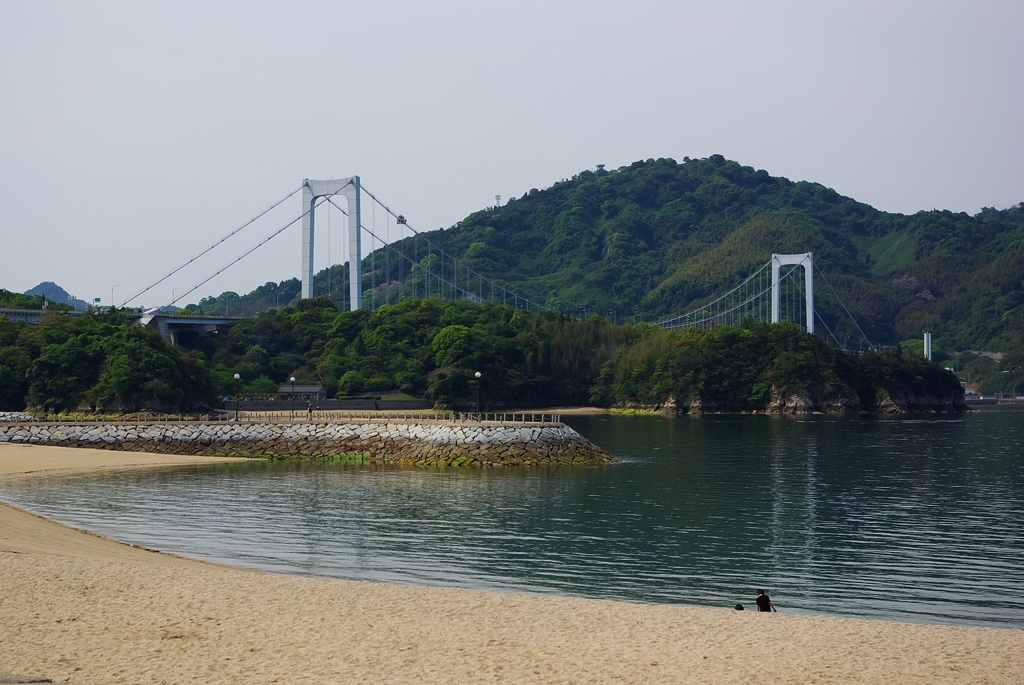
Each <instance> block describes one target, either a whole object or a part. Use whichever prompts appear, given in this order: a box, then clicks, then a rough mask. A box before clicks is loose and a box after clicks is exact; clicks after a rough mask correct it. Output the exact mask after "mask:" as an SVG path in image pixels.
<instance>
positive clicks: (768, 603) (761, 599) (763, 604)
mask: <svg viewBox="0 0 1024 685" xmlns="http://www.w3.org/2000/svg"><path fill="white" fill-rule="evenodd" d="M754 601H755V602H757V610H758V611H767V612H769V613H771V612H773V611H774V612H778V609H776V608H775V605H774V604H772V600H771V599H769V598H768V595H766V594H764V590H758V591H757V598H756V599H755V600H754Z"/></svg>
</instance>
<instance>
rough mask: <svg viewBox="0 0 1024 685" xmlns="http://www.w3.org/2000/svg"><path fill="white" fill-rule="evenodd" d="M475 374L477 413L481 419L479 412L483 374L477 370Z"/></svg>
mask: <svg viewBox="0 0 1024 685" xmlns="http://www.w3.org/2000/svg"><path fill="white" fill-rule="evenodd" d="M473 375H474V376H476V413H477V419H479V418H480V417H479V414H480V376H481V373H480V372H479V371H477V372H476V373H474V374H473Z"/></svg>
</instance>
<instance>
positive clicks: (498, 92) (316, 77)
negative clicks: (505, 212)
mask: <svg viewBox="0 0 1024 685" xmlns="http://www.w3.org/2000/svg"><path fill="white" fill-rule="evenodd" d="M1022 26H1024V2H1020V0H1006V1H1004V2H991V1H985V0H970V1H968V0H962V1H960V2H943V1H941V0H921V1H918V2H910V1H904V2H901V1H899V0H888V1H885V2H870V1H864V0H856V1H854V0H835V1H832V0H816V1H805V2H771V1H769V0H759V1H752V2H730V1H727V0H726V1H722V0H719V1H710V0H709V1H707V2H686V1H684V0H666V1H664V2H655V1H651V0H629V1H628V2H627V1H625V0H622V1H617V2H611V1H605V0H597V1H592V0H588V1H582V0H574V1H569V0H493V1H492V0H464V1H454V0H447V1H445V0H437V1H433V2H432V1H430V0H364V1H363V2H341V1H333V2H301V1H294V0H289V1H287V2H286V1H283V0H282V1H280V2H261V1H258V0H245V1H243V0H238V1H232V2H229V1H218V0H202V1H196V2H188V1H181V0H176V1H174V2H149V1H146V0H126V1H124V2H107V1H104V0H94V1H91V2H67V1H65V2H48V1H46V0H0V250H2V252H0V254H2V259H0V287H2V288H6V289H8V290H13V291H18V292H21V291H24V290H26V289H28V288H31V287H33V286H35V285H36V284H37V283H39V282H41V281H45V280H52V281H55V282H57V283H58V284H60V285H61V286H63V287H64V288H65V289H67V290H68V291H69V292H70V293H72V294H73V295H76V296H78V297H80V298H82V299H87V300H91V299H92V298H95V297H100V298H102V301H103V304H109V302H110V299H111V290H112V289H114V300H115V301H116V302H117V303H118V304H120V302H122V301H124V300H125V299H127V298H128V297H129V296H131V295H134V294H135V293H136V292H138V291H140V290H142V289H143V288H144V287H146V286H147V285H149V284H150V283H152V282H153V281H155V280H157V279H158V278H159V277H160V276H162V275H164V274H165V273H167V272H168V271H170V270H172V269H173V268H175V267H176V266H178V265H180V264H182V263H184V262H186V261H187V260H188V259H189V258H190V257H192V256H193V255H195V254H196V253H197V252H198V251H199V250H200V249H202V248H204V247H207V246H209V245H210V244H212V243H214V242H216V241H217V240H219V239H220V238H221V237H223V236H225V235H227V234H228V233H229V232H231V231H232V230H234V229H236V228H238V227H239V226H241V225H242V224H243V223H245V222H246V221H247V220H248V219H250V218H251V217H253V216H255V215H256V214H258V213H259V212H261V211H262V210H264V209H265V208H267V207H268V206H270V205H271V204H272V203H274V202H275V201H277V200H279V199H281V198H282V197H283V196H285V195H287V194H288V193H289V192H291V191H292V190H293V189H295V188H297V187H298V186H299V185H300V184H301V182H302V179H304V178H311V179H326V178H344V177H349V176H353V175H359V176H360V178H361V179H362V183H363V185H364V187H365V188H366V189H368V190H370V191H371V192H372V193H374V194H375V195H376V196H377V197H379V198H380V199H381V201H383V202H384V203H385V204H387V205H388V206H390V207H391V208H392V209H393V210H395V211H396V212H398V213H401V214H403V215H405V216H406V217H408V220H409V224H410V225H412V226H413V227H415V228H416V229H417V230H421V231H422V230H431V229H435V228H439V227H447V226H451V225H452V224H454V223H456V222H457V221H459V220H460V219H462V218H463V217H465V216H466V215H467V214H469V213H471V212H473V211H476V210H478V209H482V208H484V207H486V206H489V205H493V204H494V196H495V195H502V196H503V201H504V199H507V198H508V197H509V196H513V195H514V196H520V195H522V194H523V193H525V192H526V191H528V190H530V189H531V188H535V187H536V188H545V187H548V186H550V185H551V184H552V183H554V182H557V181H559V180H561V179H563V178H571V177H572V176H573V175H575V174H576V173H578V172H580V171H582V170H584V169H589V168H593V166H594V165H595V164H598V163H602V164H605V165H607V167H608V168H610V169H614V168H617V167H619V166H624V165H628V164H630V163H632V162H634V161H636V160H640V159H647V158H657V157H672V158H675V159H677V160H679V161H682V159H683V157H685V156H689V157H707V156H709V155H712V154H716V153H717V154H722V155H724V156H726V157H727V158H729V159H734V160H736V161H738V162H740V163H741V164H744V165H748V166H752V167H755V168H759V169H765V170H767V171H768V172H769V173H770V174H772V175H776V176H785V177H787V178H790V179H792V180H809V181H817V182H820V183H823V184H824V185H826V186H829V187H831V188H834V189H835V190H836V191H838V192H839V193H841V194H843V195H848V196H850V197H853V198H855V199H857V200H860V201H862V202H866V203H868V204H871V205H873V206H875V207H878V208H879V209H883V210H888V211H895V212H904V213H913V212H915V211H918V210H921V209H932V208H938V209H951V210H954V211H966V212H969V213H972V214H973V213H976V212H977V211H978V210H979V209H980V208H981V207H983V206H991V207H997V208H1005V207H1008V206H1010V205H1014V204H1016V203H1018V202H1021V201H1024V40H1022V39H1021V27H1022ZM364 202H365V203H366V204H365V206H364V216H363V223H364V224H366V225H367V226H370V225H371V224H372V225H375V226H377V229H376V230H378V231H380V232H383V231H386V230H388V229H387V227H386V222H385V213H384V212H383V210H379V209H378V210H376V211H375V212H373V211H372V208H371V205H372V203H370V202H368V201H366V199H365V198H364ZM300 204H301V203H300V200H299V199H298V196H295V197H293V198H292V199H291V200H289V201H288V202H287V203H285V205H284V206H282V208H280V209H279V210H278V211H275V212H273V213H271V215H269V216H268V217H267V218H266V219H263V220H260V221H259V222H257V223H256V224H254V225H253V226H252V227H250V228H247V229H246V230H245V231H243V232H241V233H239V234H238V235H237V236H235V237H234V238H232V239H231V240H230V241H228V242H227V243H225V244H224V245H223V246H222V247H221V248H219V249H218V250H216V251H214V252H213V253H211V255H209V256H208V257H206V258H204V259H203V260H200V261H197V262H196V263H195V264H193V265H192V266H190V267H189V268H188V269H186V270H183V271H182V272H181V273H180V274H179V275H178V276H176V277H175V278H173V279H171V280H169V281H167V282H166V283H164V284H162V285H160V286H158V287H157V288H155V289H154V290H152V291H150V292H149V293H147V294H146V295H145V296H143V297H142V298H140V299H138V300H135V301H133V302H132V305H159V304H165V303H167V302H169V301H170V300H171V299H172V297H173V296H174V295H175V294H176V295H177V296H179V297H180V296H181V294H182V293H183V292H185V291H187V290H189V289H191V288H192V287H193V286H194V285H196V284H197V283H199V282H200V281H202V280H204V279H205V278H207V277H208V276H210V275H211V274H213V273H214V272H215V271H216V270H218V269H220V268H222V267H223V266H225V265H226V264H228V263H229V262H231V261H233V260H234V258H236V257H237V256H238V255H240V254H241V253H242V252H244V251H246V250H247V249H249V248H250V247H252V246H253V245H255V244H256V243H258V242H259V241H260V240H262V239H264V238H266V237H267V236H269V235H270V234H271V233H273V232H274V231H276V230H277V229H279V228H280V227H282V226H283V225H285V224H286V223H287V222H288V221H289V220H290V219H291V218H293V217H295V216H297V215H298V214H299V213H300V211H301V209H300ZM342 220H343V217H342V216H341V214H340V213H339V212H338V211H337V210H334V211H333V212H332V216H331V217H330V218H329V217H328V216H327V214H326V213H325V210H321V211H320V212H318V215H317V222H318V233H317V244H316V250H317V265H316V268H318V269H319V268H323V267H324V266H325V265H326V264H327V259H328V251H330V255H331V261H333V262H343V261H345V260H344V257H343V251H342V246H343V244H344V240H345V236H344V233H343V232H342ZM328 221H330V222H331V233H330V238H328V234H327V231H326V227H327V222H328ZM300 233H301V232H300V229H299V226H298V224H296V225H295V226H293V227H292V228H290V229H287V230H285V231H284V232H283V233H281V235H279V236H278V237H277V238H274V239H273V240H271V241H270V242H269V243H267V244H266V245H264V246H263V247H262V248H260V249H259V250H257V251H256V252H254V253H253V254H252V255H251V256H250V257H248V258H247V259H245V260H243V261H242V262H240V263H239V264H237V265H236V266H234V267H232V268H231V269H229V270H227V271H226V272H224V273H223V274H222V275H220V276H218V277H217V278H215V279H213V280H211V281H210V282H209V283H207V284H206V285H205V286H203V287H201V288H200V289H199V290H197V291H196V292H195V293H194V294H193V295H191V296H189V297H187V298H184V300H183V301H182V302H180V303H179V304H184V303H185V302H186V301H189V302H196V301H198V300H199V299H200V298H201V297H203V296H206V295H211V294H218V293H220V292H222V291H224V290H235V291H237V292H248V291H250V290H251V289H253V288H254V287H256V286H258V285H260V284H262V283H264V282H267V281H279V280H283V279H286V278H290V277H294V276H298V275H299V268H300V255H301V246H300ZM364 240H365V239H364ZM767 257H768V256H767V255H766V259H767Z"/></svg>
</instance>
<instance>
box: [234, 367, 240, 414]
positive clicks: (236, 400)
mask: <svg viewBox="0 0 1024 685" xmlns="http://www.w3.org/2000/svg"><path fill="white" fill-rule="evenodd" d="M239 378H241V376H240V375H239V374H237V373H236V374H235V421H237V420H238V379H239Z"/></svg>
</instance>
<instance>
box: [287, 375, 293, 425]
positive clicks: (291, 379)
mask: <svg viewBox="0 0 1024 685" xmlns="http://www.w3.org/2000/svg"><path fill="white" fill-rule="evenodd" d="M288 380H290V381H291V382H292V413H291V419H292V420H293V421H294V420H295V376H292V377H291V378H289V379H288Z"/></svg>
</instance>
